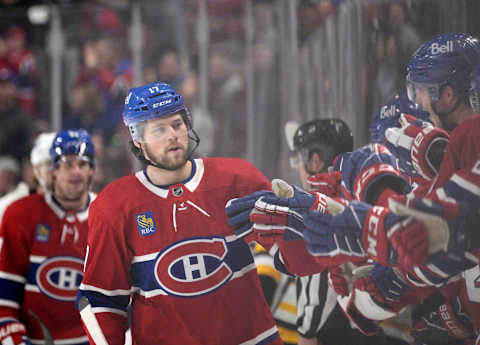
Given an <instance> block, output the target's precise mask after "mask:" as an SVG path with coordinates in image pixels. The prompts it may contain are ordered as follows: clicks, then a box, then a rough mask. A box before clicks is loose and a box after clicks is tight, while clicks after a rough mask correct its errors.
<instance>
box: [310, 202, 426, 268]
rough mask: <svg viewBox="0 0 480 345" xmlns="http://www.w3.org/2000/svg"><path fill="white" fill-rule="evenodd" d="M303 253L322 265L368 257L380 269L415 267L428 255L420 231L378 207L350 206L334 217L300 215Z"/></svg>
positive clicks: (422, 230) (423, 235)
mask: <svg viewBox="0 0 480 345" xmlns="http://www.w3.org/2000/svg"><path fill="white" fill-rule="evenodd" d="M304 223H305V226H306V228H305V231H304V238H305V241H306V242H307V249H308V250H309V251H310V253H311V254H312V255H314V256H316V257H317V260H319V261H321V262H323V261H324V260H325V259H326V258H329V263H331V264H342V263H346V262H349V261H352V260H353V261H358V259H364V258H366V257H367V255H368V257H370V258H371V259H373V260H374V261H376V262H378V263H380V264H383V265H396V264H403V265H409V264H418V263H423V262H425V260H426V258H427V255H428V253H427V252H426V249H427V248H428V239H427V234H426V232H425V230H424V229H423V227H422V226H421V225H420V224H418V223H416V222H413V221H412V219H411V218H405V217H401V216H398V215H396V214H393V213H392V212H389V211H388V209H386V208H383V207H380V206H373V207H372V206H371V205H369V204H366V203H361V202H357V201H354V202H351V203H350V204H349V205H348V206H347V207H346V208H345V210H344V211H343V212H341V213H339V214H337V215H330V214H321V213H319V212H308V213H307V214H305V215H304Z"/></svg>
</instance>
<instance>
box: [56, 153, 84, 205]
mask: <svg viewBox="0 0 480 345" xmlns="http://www.w3.org/2000/svg"><path fill="white" fill-rule="evenodd" d="M92 176H93V168H92V167H91V165H90V162H89V161H88V160H85V159H83V158H82V157H80V156H77V155H66V156H62V157H61V158H60V160H59V161H58V163H57V167H56V169H55V170H53V184H54V194H55V198H56V199H57V200H58V201H60V202H62V201H63V202H76V201H81V200H82V198H83V197H85V195H86V194H87V193H88V188H89V186H90V181H91V179H92Z"/></svg>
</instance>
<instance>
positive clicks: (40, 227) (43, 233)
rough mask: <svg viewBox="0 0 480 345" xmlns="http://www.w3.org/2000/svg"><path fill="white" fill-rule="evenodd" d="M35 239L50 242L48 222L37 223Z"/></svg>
mask: <svg viewBox="0 0 480 345" xmlns="http://www.w3.org/2000/svg"><path fill="white" fill-rule="evenodd" d="M35 239H36V240H37V241H38V242H48V240H49V239H50V226H49V225H47V224H37V227H36V229H35Z"/></svg>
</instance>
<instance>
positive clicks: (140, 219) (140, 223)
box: [135, 211, 157, 236]
mask: <svg viewBox="0 0 480 345" xmlns="http://www.w3.org/2000/svg"><path fill="white" fill-rule="evenodd" d="M135 220H136V221H137V228H138V232H139V233H140V235H142V236H148V235H151V234H153V233H154V232H155V230H157V226H156V225H155V220H154V219H153V213H152V211H148V212H143V213H139V214H137V215H136V216H135Z"/></svg>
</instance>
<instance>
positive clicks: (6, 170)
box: [0, 156, 20, 197]
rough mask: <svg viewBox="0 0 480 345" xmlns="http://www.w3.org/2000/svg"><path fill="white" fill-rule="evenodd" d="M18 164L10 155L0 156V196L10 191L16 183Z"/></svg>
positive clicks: (18, 170)
mask: <svg viewBox="0 0 480 345" xmlns="http://www.w3.org/2000/svg"><path fill="white" fill-rule="evenodd" d="M19 175H20V164H18V161H17V160H16V159H15V158H13V157H10V156H0V197H1V196H3V195H5V194H7V193H8V192H11V191H12V190H13V189H14V188H15V186H16V185H17V182H18V179H19Z"/></svg>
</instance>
